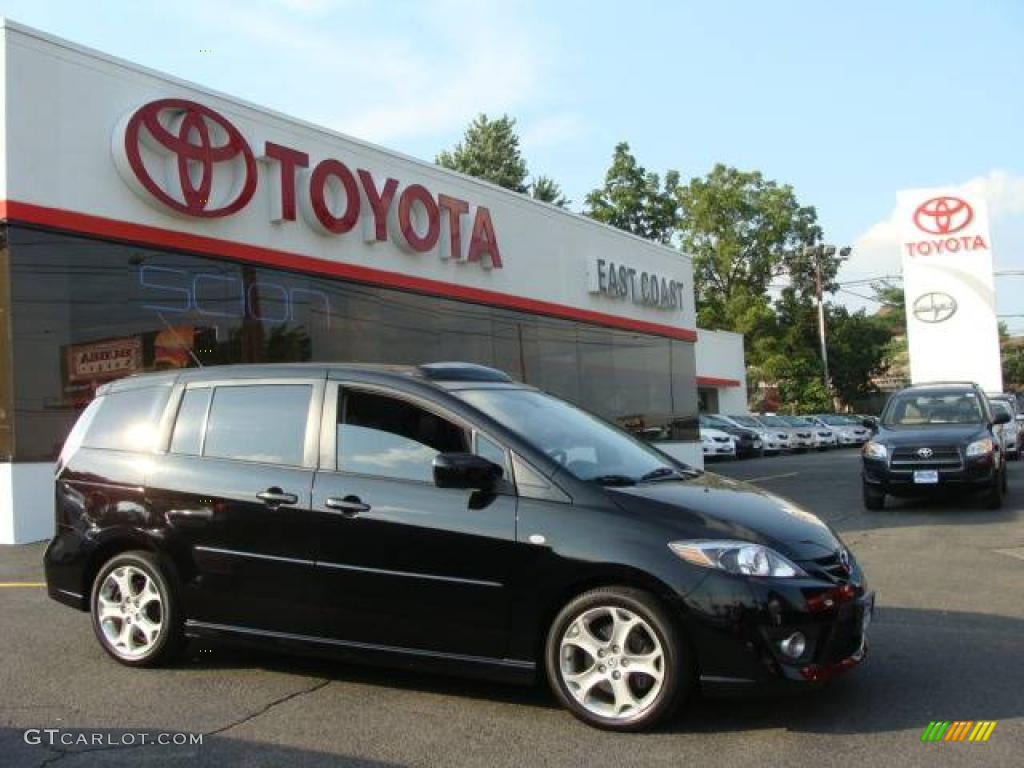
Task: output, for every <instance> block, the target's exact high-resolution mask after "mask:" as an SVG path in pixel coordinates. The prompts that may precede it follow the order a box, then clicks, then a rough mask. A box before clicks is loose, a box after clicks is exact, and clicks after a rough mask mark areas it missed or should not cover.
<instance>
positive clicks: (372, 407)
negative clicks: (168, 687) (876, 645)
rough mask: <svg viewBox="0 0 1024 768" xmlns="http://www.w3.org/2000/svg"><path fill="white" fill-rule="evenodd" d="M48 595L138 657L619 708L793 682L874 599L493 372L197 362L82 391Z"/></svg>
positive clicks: (857, 633)
mask: <svg viewBox="0 0 1024 768" xmlns="http://www.w3.org/2000/svg"><path fill="white" fill-rule="evenodd" d="M56 518H57V519H56V522H57V533H56V536H55V538H54V539H53V540H52V541H51V542H50V545H49V547H48V549H47V551H46V556H45V560H46V578H47V583H48V590H49V594H50V596H51V597H53V598H54V599H56V600H59V601H60V602H62V603H66V604H68V605H70V606H73V607H75V608H77V609H79V610H82V611H88V612H89V613H90V614H91V621H92V626H93V629H94V631H95V635H96V637H97V638H98V640H99V643H100V644H101V645H102V647H103V649H104V650H105V651H106V652H107V653H108V654H109V655H110V656H112V657H113V658H114V659H116V660H117V661H119V662H121V663H122V664H127V665H131V666H138V667H143V666H150V665H156V664H164V663H168V662H169V661H170V660H171V659H172V658H173V656H174V654H175V652H176V651H178V650H179V649H180V648H181V647H182V644H183V643H184V642H185V641H186V639H187V638H222V639H230V640H235V641H245V642H250V643H252V642H255V643H262V644H271V645H273V646H275V647H278V648H287V649H292V650H297V651H305V652H314V653H324V654H329V655H333V656H336V657H340V658H342V659H347V660H351V661H361V662H370V663H377V664H382V665H396V666H401V667H409V666H415V667H421V668H430V669H435V670H442V671H445V672H449V673H458V674H468V675H478V676H487V677H491V678H496V679H499V680H506V681H520V682H531V681H534V680H535V679H537V678H538V677H544V678H546V679H547V680H548V682H549V683H550V685H551V687H552V689H553V690H554V693H555V695H556V696H557V698H558V699H559V700H560V701H561V702H562V703H563V704H564V705H565V706H566V707H567V708H568V709H569V710H570V711H571V712H572V713H573V714H575V715H576V716H577V717H579V718H581V719H582V720H584V721H586V722H588V723H591V724H593V725H596V726H600V727H604V728H609V729H616V730H637V729H640V728H644V727H647V726H650V725H652V724H653V723H655V722H656V721H658V720H660V719H662V718H664V717H666V716H667V715H668V714H669V713H670V712H671V711H672V709H673V707H675V706H676V705H677V704H678V703H679V702H680V701H681V700H682V699H683V698H684V697H685V696H686V695H687V694H688V693H689V692H691V691H692V690H693V689H694V688H696V687H697V686H703V687H704V688H708V689H718V690H721V689H726V690H743V689H746V688H751V687H759V686H764V685H767V684H781V685H783V686H785V685H795V686H809V685H815V684H818V683H820V682H822V681H824V680H827V679H828V678H830V677H832V676H833V675H835V674H837V673H839V672H842V671H844V670H846V669H848V668H850V667H852V666H854V665H855V664H857V663H858V662H859V661H861V659H863V658H864V656H865V651H866V648H867V640H866V637H865V630H866V628H867V626H868V622H869V621H870V618H871V613H872V607H873V595H872V593H870V592H868V591H867V588H866V584H865V579H864V575H863V573H862V572H861V569H860V567H859V566H858V564H857V561H856V560H855V559H854V558H853V556H852V554H850V552H849V550H848V549H847V548H846V547H845V546H844V545H843V542H842V541H841V540H840V539H839V537H838V536H837V535H836V534H835V532H834V531H832V530H831V529H830V528H829V527H828V526H827V525H825V524H824V523H823V522H822V521H821V520H819V519H818V518H817V517H815V516H814V515H812V514H810V513H809V512H806V511H804V510H803V509H801V508H799V507H798V506H796V505H794V504H792V503H790V502H788V501H786V500H784V499H781V498H779V497H777V496H773V495H771V494H769V493H767V492H765V491H762V490H759V489H758V488H755V487H753V486H749V485H744V484H742V483H738V482H733V481H731V480H727V479H724V478H721V477H716V476H715V475H711V474H705V473H703V472H700V471H697V470H694V469H691V468H690V467H688V466H686V465H685V464H681V463H679V462H677V461H675V460H673V459H671V458H669V457H668V456H667V455H664V454H662V453H660V452H659V451H657V450H655V449H654V448H652V447H650V446H649V445H647V444H645V443H643V442H640V441H639V440H637V439H635V438H634V437H632V436H631V435H629V434H628V433H626V432H624V431H621V430H619V429H618V428H616V427H614V426H611V425H609V424H608V423H606V422H604V421H602V420H601V419H599V418H597V417H595V416H592V415H590V414H588V413H586V412H584V411H582V410H579V409H578V408H576V407H574V406H572V405H570V404H568V403H566V402H564V401H562V400H559V399H557V398H555V397H552V396H550V395H547V394H545V393H544V392H541V391H538V390H537V389H534V388H531V387H528V386H524V385H521V384H517V383H515V382H513V381H512V380H510V379H509V378H508V377H507V376H505V375H504V374H502V373H501V372H499V371H495V370H492V369H489V368H482V367H479V366H474V365H468V364H461V363H446V364H433V365H424V366H420V367H410V368H386V367H372V366H355V365H313V364H305V365H280V366H240V367H224V368H206V369H201V370H196V369H194V370H186V371H179V372H173V373H171V372H168V373H160V374H151V375H143V376H138V377H131V378H127V379H122V380H119V381H116V382H112V383H109V384H107V385H105V386H103V387H101V388H100V390H99V392H98V396H97V397H96V399H95V400H94V401H93V402H92V403H91V404H90V405H89V407H88V408H87V409H86V410H85V412H84V413H83V414H82V416H81V417H80V418H79V420H78V422H77V424H76V425H75V427H74V429H73V431H72V433H71V435H70V436H69V438H68V440H67V442H66V444H65V446H64V449H63V452H62V454H61V456H60V459H59V463H58V467H57V477H56Z"/></svg>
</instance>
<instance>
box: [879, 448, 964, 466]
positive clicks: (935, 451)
mask: <svg viewBox="0 0 1024 768" xmlns="http://www.w3.org/2000/svg"><path fill="white" fill-rule="evenodd" d="M922 450H924V451H931V455H930V456H929V455H925V456H922V455H921V454H920V453H919V451H922ZM962 466H963V460H962V458H961V457H960V449H959V448H957V447H956V446H955V445H921V446H916V445H915V446H901V447H899V448H896V449H895V450H894V451H893V452H892V468H893V469H897V470H899V469H904V470H913V469H960V468H961V467H962Z"/></svg>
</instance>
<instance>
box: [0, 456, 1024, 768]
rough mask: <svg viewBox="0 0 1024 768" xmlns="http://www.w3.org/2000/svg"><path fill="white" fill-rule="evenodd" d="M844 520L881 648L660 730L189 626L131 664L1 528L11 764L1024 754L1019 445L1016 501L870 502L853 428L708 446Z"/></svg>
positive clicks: (507, 690) (704, 702) (880, 760)
mask: <svg viewBox="0 0 1024 768" xmlns="http://www.w3.org/2000/svg"><path fill="white" fill-rule="evenodd" d="M710 469H711V470H712V471H716V472H720V473H722V474H726V475H729V476H731V477H736V478H740V479H749V480H753V481H755V482H757V483H758V484H760V485H762V486H763V487H765V488H768V489H771V490H772V491H775V492H778V493H780V494H783V495H785V496H788V497H790V498H792V499H794V500H796V501H797V502H800V503H802V504H804V505H805V506H806V507H808V508H809V509H811V510H813V511H814V512H816V513H817V514H819V515H820V516H822V517H823V518H825V519H827V520H828V521H829V522H830V523H832V524H833V525H834V526H835V527H837V528H838V529H839V531H840V532H841V533H842V535H843V536H844V538H845V539H846V541H847V543H848V544H849V545H850V546H851V548H853V550H854V551H855V552H856V554H857V556H858V558H859V559H860V560H861V562H862V564H863V565H864V567H865V569H866V571H867V574H868V578H869V580H870V582H871V586H872V587H873V588H874V589H876V590H877V591H878V601H879V602H878V613H877V615H876V618H875V622H874V623H873V625H872V630H871V632H872V634H871V641H872V647H871V656H870V658H869V660H868V661H867V662H866V663H865V664H864V665H862V666H861V668H859V669H857V670H855V671H854V672H852V673H851V674H849V675H847V676H846V677H844V678H840V679H839V680H837V681H835V682H834V683H833V684H832V685H831V686H829V687H828V688H826V689H824V690H821V691H817V692H814V693H810V694H806V695H800V696H794V697H786V698H782V699H779V698H768V699H753V700H750V699H747V700H739V701H736V700H708V699H704V698H701V697H697V698H694V699H693V700H691V701H690V702H688V703H687V705H686V706H685V707H684V708H683V709H682V711H681V712H680V713H679V715H678V717H677V718H676V719H675V720H674V721H673V722H672V723H670V724H669V725H668V726H667V727H665V728H663V729H661V730H660V731H658V732H656V733H650V734H641V735H632V736H625V735H612V734H608V733H603V732H600V731H595V730H593V729H590V728H588V727H586V726H584V725H582V724H580V723H578V722H577V721H575V720H574V719H573V718H572V717H571V716H570V715H569V714H568V713H566V712H564V711H562V710H561V709H559V708H558V707H557V706H556V705H555V703H554V700H553V698H552V697H551V696H550V695H549V694H548V693H547V692H546V690H545V689H543V688H537V689H522V688H515V687H506V686H499V685H492V684H488V683H476V682H466V681H464V680H459V679H451V678H442V677H429V676H425V675H424V676H421V675H414V674H407V673H396V672H393V671H387V670H383V671H382V670H374V669H364V668H357V667H353V666H346V665H343V664H338V663H333V662H326V661H319V660H310V659H296V658H290V657H277V656H274V655H270V654H267V653H262V652H260V653H256V652H252V651H245V650H240V649H236V648H233V647H228V646H220V645H208V644H205V645H203V646H196V645H193V646H192V647H190V649H189V653H188V655H187V658H186V659H185V660H184V661H183V662H182V663H181V664H179V665H178V666H176V667H174V668H170V669H161V670H132V669H128V668H125V667H122V666H120V665H118V664H116V663H114V662H113V661H111V660H110V659H109V658H107V657H106V656H105V655H104V654H103V652H102V651H101V650H100V648H99V646H98V644H97V643H96V641H95V639H94V638H93V635H92V630H91V628H90V625H89V619H88V616H87V615H85V614H81V613H77V612H75V611H71V610H68V609H66V608H64V607H63V606H60V605H57V604H56V603H53V602H51V601H50V600H48V599H47V597H46V595H45V591H44V590H43V589H42V588H41V587H39V586H31V584H32V583H35V582H39V581H41V578H42V573H41V566H40V558H41V556H42V551H43V546H42V545H30V546H26V547H2V548H0V582H2V583H3V584H4V586H3V587H0V648H2V655H0V691H2V693H0V764H3V765H18V766H22V765H25V766H43V765H52V764H59V765H62V766H79V765H81V766H93V765H139V764H141V765H165V764H173V763H176V762H177V761H179V760H181V761H185V760H187V761H189V762H192V763H194V764H198V765H211V766H212V765H216V766H220V765H225V764H240V763H244V764H246V765H252V766H280V765H284V764H287V765H289V766H295V767H297V766H307V765H366V766H413V765H415V766H442V765H443V766H478V765H487V766H489V768H496V767H497V766H505V765H508V766H516V768H522V767H523V766H534V765H574V766H575V765H588V766H603V765H636V766H651V765H666V766H668V765H671V766H680V765H688V764H701V765H705V766H717V765H722V766H730V768H735V767H736V766H748V765H749V766H775V765H814V766H827V765H842V766H844V768H849V766H857V765H890V764H899V765H909V766H914V765H921V766H925V765H928V766H931V765H950V766H959V765H965V766H966V765H972V766H973V765H993V766H995V765H999V766H1006V765H1013V764H1018V765H1019V764H1020V759H1021V758H1020V756H1021V751H1022V748H1024V589H1022V587H1024V462H1014V463H1013V464H1012V465H1011V467H1010V494H1009V496H1008V498H1007V501H1006V504H1005V506H1004V508H1003V509H1002V510H1000V511H997V512H990V511H986V510H984V509H983V508H982V506H981V504H980V503H978V502H976V501H973V500H956V499H946V500H936V501H932V502H930V503H927V504H921V503H916V504H915V503H910V502H900V503H899V504H896V505H893V504H890V507H889V508H887V509H886V510H885V511H883V512H865V511H863V510H862V508H861V504H860V487H859V479H858V474H857V471H858V454H857V451H856V450H853V449H843V450H836V451H831V452H829V453H825V454H816V453H811V454H804V455H796V456H782V457H776V458H770V459H759V460H752V461H741V462H728V463H716V464H714V465H712V466H711V467H710ZM932 720H948V721H954V720H972V721H978V720H994V721H997V725H996V727H995V729H994V731H993V732H992V735H991V737H990V739H989V740H988V742H986V743H971V742H962V743H922V742H921V741H920V738H921V734H922V732H923V730H924V728H925V727H926V726H927V725H928V723H929V722H930V721H932ZM26 728H61V729H67V732H70V733H74V734H77V733H79V732H80V731H89V732H92V731H101V732H104V733H112V734H115V735H120V734H123V733H126V732H131V733H141V732H147V733H156V732H158V731H163V732H192V733H202V734H204V739H203V744H202V746H166V747H165V746H132V747H127V746H110V747H107V746H71V747H60V748H51V747H47V746H45V745H32V744H26V743H25V738H24V735H23V734H24V731H25V729H26Z"/></svg>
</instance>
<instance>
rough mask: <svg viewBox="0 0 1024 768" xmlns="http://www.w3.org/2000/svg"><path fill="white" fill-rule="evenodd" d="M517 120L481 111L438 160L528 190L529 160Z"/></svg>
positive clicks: (502, 185)
mask: <svg viewBox="0 0 1024 768" xmlns="http://www.w3.org/2000/svg"><path fill="white" fill-rule="evenodd" d="M515 127H516V121H515V120H514V119H512V118H511V117H509V116H508V115H502V116H501V117H499V118H498V119H497V120H491V119H489V118H488V117H487V115H485V114H483V113H481V114H480V115H478V116H477V117H476V119H475V120H473V122H472V123H470V125H469V127H468V128H466V132H465V134H464V136H463V137H462V141H460V142H459V143H458V144H456V145H455V147H454V149H452V150H451V151H450V152H449V151H444V152H441V153H440V154H438V156H437V159H436V160H435V162H436V163H437V164H438V165H440V166H443V167H445V168H449V169H451V170H453V171H461V172H462V173H465V174H468V175H470V176H475V177H477V178H478V179H485V180H487V181H490V182H492V183H494V184H497V185H498V186H501V187H505V188H506V189H512V190H515V191H516V192H528V191H529V189H528V188H527V185H526V177H527V175H528V172H527V170H526V160H525V159H523V156H522V153H521V152H520V150H519V136H518V135H517V134H516V131H515Z"/></svg>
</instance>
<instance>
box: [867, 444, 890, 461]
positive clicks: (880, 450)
mask: <svg viewBox="0 0 1024 768" xmlns="http://www.w3.org/2000/svg"><path fill="white" fill-rule="evenodd" d="M861 451H862V452H863V454H864V456H865V458H868V459H884V458H886V457H887V456H888V455H889V450H888V449H887V448H886V447H885V446H884V445H882V444H881V443H876V442H874V441H868V442H866V443H864V447H863V448H862V449H861Z"/></svg>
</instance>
